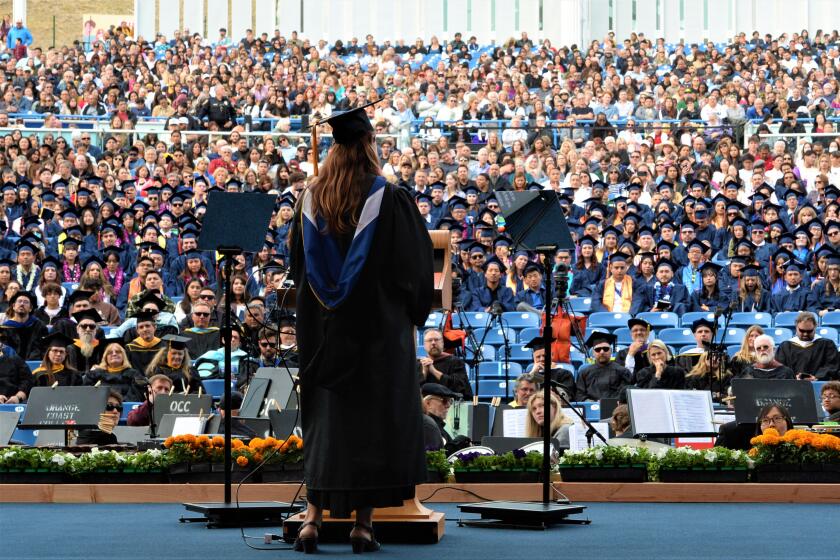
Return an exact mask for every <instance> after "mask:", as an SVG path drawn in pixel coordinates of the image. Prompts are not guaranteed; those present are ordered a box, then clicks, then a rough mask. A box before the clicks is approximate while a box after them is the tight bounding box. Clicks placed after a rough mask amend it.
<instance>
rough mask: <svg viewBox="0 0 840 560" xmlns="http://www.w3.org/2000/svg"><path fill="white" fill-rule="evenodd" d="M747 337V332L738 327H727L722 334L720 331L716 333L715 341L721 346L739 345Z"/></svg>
mask: <svg viewBox="0 0 840 560" xmlns="http://www.w3.org/2000/svg"><path fill="white" fill-rule="evenodd" d="M746 336H747V331H746V330H744V329H742V328H740V327H729V328H728V329H726V331H725V332H724V331H723V329H720V330H719V331H718V333H717V340H718V341H720V342H722V343H723V344H741V342H743V341H744V338H745V337H746Z"/></svg>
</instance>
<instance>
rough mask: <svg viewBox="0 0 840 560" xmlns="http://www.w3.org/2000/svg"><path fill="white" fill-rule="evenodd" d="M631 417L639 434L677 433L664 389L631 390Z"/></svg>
mask: <svg viewBox="0 0 840 560" xmlns="http://www.w3.org/2000/svg"><path fill="white" fill-rule="evenodd" d="M698 392H699V391H698ZM628 393H630V394H631V395H632V396H631V397H630V404H631V408H630V416H631V418H632V419H633V431H634V432H635V433H637V434H671V433H675V431H676V430H675V428H674V421H673V419H672V417H671V401H670V399H669V398H668V391H667V390H664V389H630V390H629V391H628Z"/></svg>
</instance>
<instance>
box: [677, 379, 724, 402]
mask: <svg viewBox="0 0 840 560" xmlns="http://www.w3.org/2000/svg"><path fill="white" fill-rule="evenodd" d="M731 384H732V376H731V375H729V374H724V376H723V379H717V378H716V377H715V378H711V377H709V376H708V375H704V376H702V377H701V376H698V375H686V376H685V388H686V389H694V390H695V391H711V392H712V397H713V398H714V399H715V400H720V399H719V395H726V394H728V393H729V386H730V385H731Z"/></svg>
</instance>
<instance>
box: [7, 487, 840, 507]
mask: <svg viewBox="0 0 840 560" xmlns="http://www.w3.org/2000/svg"><path fill="white" fill-rule="evenodd" d="M554 487H555V488H556V489H557V490H558V491H559V492H562V493H563V494H565V495H566V496H567V497H568V498H569V499H570V500H571V501H572V502H648V503H656V502H660V503H692V502H698V503H703V502H705V503H709V502H712V503H716V502H738V503H751V502H764V503H803V504H805V503H807V504H837V503H840V492H837V490H838V485H836V484H752V483H747V484H676V483H664V482H656V483H635V484H634V483H582V482H576V483H556V484H554ZM297 490H298V485H297V484H251V485H248V484H246V485H243V486H242V488H241V490H240V493H239V500H240V501H264V500H276V501H290V500H291V499H292V498H293V497H294V495H295V493H296V492H297ZM467 491H468V492H473V493H475V494H477V495H478V496H480V497H481V498H482V499H487V500H523V501H528V500H540V499H541V496H542V491H541V486H540V485H539V484H423V485H421V486H418V487H417V497H418V498H419V499H420V500H427V499H429V498H431V499H430V500H429V503H467V502H476V501H483V500H479V499H478V498H476V497H475V496H472V495H471V494H469V493H467ZM223 492H224V490H223V486H222V485H221V484H0V503H77V504H109V503H182V502H216V501H222V500H223V496H224V494H223Z"/></svg>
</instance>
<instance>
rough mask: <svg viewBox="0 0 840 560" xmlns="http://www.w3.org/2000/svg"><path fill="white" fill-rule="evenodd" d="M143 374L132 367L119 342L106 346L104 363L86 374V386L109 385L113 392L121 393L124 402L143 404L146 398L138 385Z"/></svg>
mask: <svg viewBox="0 0 840 560" xmlns="http://www.w3.org/2000/svg"><path fill="white" fill-rule="evenodd" d="M138 378H141V379H142V378H143V374H141V373H140V372H139V371H137V370H136V369H134V368H133V367H131V362H129V360H128V354H126V352H125V348H123V347H122V344H120V343H118V342H111V343H110V344H108V345H107V346H105V351H104V352H103V353H102V361H101V362H100V363H99V364H97V365H95V366H94V367H93V368H91V370H90V371H89V372H87V373H85V376H84V383H85V385H96V384H97V383H99V382H101V384H102V385H108V386H109V387H111V390H112V391H114V392H116V393H119V394H120V397H121V398H122V400H123V401H127V402H141V401H143V400H144V399H145V398H146V397H145V392H144V391H143V388H142V387H141V386H140V385H138V384H137V379H138Z"/></svg>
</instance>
